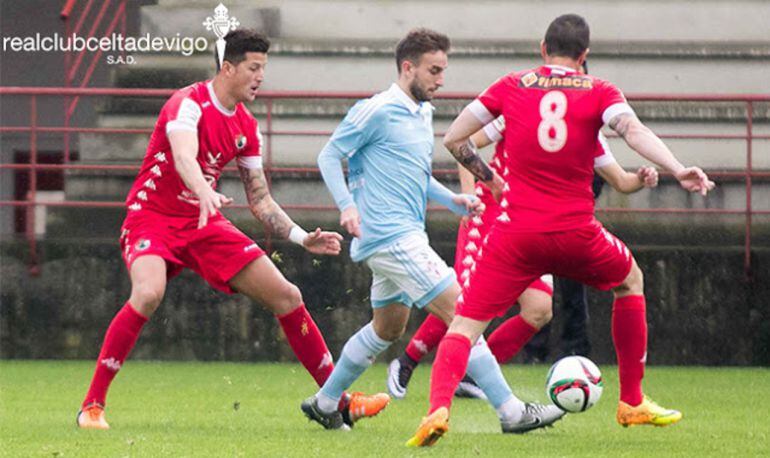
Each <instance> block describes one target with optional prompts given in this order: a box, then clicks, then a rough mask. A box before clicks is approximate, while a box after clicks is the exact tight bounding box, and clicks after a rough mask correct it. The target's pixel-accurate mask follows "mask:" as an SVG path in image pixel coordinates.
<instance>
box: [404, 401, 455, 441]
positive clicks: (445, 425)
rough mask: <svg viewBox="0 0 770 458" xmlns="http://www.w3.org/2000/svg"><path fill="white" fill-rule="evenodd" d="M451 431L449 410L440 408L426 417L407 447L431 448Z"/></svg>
mask: <svg viewBox="0 0 770 458" xmlns="http://www.w3.org/2000/svg"><path fill="white" fill-rule="evenodd" d="M447 431H449V409H447V408H446V407H439V408H438V409H436V410H435V411H434V412H433V413H432V414H430V415H428V416H427V417H424V418H423V419H422V422H421V423H420V427H419V428H417V432H415V433H414V436H412V438H411V439H409V440H408V441H407V442H406V445H407V447H430V446H431V445H433V444H435V443H436V441H437V440H439V439H440V438H441V436H443V435H444V434H446V432H447Z"/></svg>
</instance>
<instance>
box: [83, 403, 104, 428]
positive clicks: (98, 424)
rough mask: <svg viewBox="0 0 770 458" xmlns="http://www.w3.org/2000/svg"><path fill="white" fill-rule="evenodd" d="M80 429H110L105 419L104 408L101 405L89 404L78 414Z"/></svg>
mask: <svg viewBox="0 0 770 458" xmlns="http://www.w3.org/2000/svg"><path fill="white" fill-rule="evenodd" d="M75 421H76V422H77V424H78V428H83V429H110V425H109V424H108V423H107V420H105V419H104V406H102V405H101V404H89V405H87V406H86V407H84V408H83V410H81V411H80V412H78V416H77V418H76V420H75Z"/></svg>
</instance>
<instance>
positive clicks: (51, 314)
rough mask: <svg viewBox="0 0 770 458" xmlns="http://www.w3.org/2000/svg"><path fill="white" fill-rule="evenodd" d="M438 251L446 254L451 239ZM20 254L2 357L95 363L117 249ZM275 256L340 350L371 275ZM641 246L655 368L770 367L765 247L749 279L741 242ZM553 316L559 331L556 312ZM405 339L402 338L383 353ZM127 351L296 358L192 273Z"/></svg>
mask: <svg viewBox="0 0 770 458" xmlns="http://www.w3.org/2000/svg"><path fill="white" fill-rule="evenodd" d="M434 235H435V234H434ZM437 246H438V248H439V252H440V253H441V254H442V256H444V258H445V259H447V260H449V261H451V256H452V251H453V244H452V243H441V244H438V245H437ZM24 251H25V250H24V248H23V245H9V244H6V245H4V246H3V247H2V257H1V258H0V259H1V261H0V274H1V275H0V278H1V279H2V280H1V281H2V285H1V287H0V291H1V293H0V357H3V358H89V359H90V358H94V357H95V356H96V355H97V353H98V350H99V346H100V342H101V339H102V336H103V333H104V330H105V329H106V326H107V324H108V323H109V321H110V320H111V318H112V316H113V315H114V313H115V312H116V311H117V310H118V309H119V307H120V306H121V305H122V304H123V302H124V301H125V300H126V298H127V297H128V293H129V282H128V278H127V275H126V274H125V272H124V267H123V266H122V262H121V261H120V256H119V250H118V247H117V244H116V243H107V244H105V243H101V244H96V243H95V244H83V243H82V242H78V243H64V242H59V243H46V244H45V246H44V247H43V252H44V260H45V261H44V263H43V265H42V271H43V275H42V276H40V277H29V276H28V274H27V273H26V268H25V265H24ZM277 251H278V253H280V258H281V261H280V262H279V263H278V266H279V268H280V269H281V270H282V271H283V273H284V274H285V275H286V276H287V278H288V279H289V280H291V281H293V282H295V283H296V284H297V285H298V286H299V287H300V289H301V290H302V292H303V295H304V298H305V301H306V303H307V305H308V307H309V309H310V310H311V313H312V315H313V316H314V318H315V319H316V321H317V322H318V324H319V326H320V328H321V330H322V332H323V334H324V336H325V337H326V339H327V342H328V344H329V346H330V348H331V350H332V352H333V353H334V355H335V357H336V356H337V355H339V351H340V350H341V347H342V345H343V344H344V342H345V340H346V339H347V338H348V337H349V336H350V335H351V334H352V333H353V332H354V331H355V330H356V329H358V328H359V327H360V326H362V325H363V324H364V323H366V322H367V321H368V320H369V319H370V317H371V315H370V314H371V312H370V308H369V304H368V296H369V291H368V286H369V281H370V274H369V272H368V270H367V269H366V268H365V267H364V266H362V265H356V264H352V263H351V262H350V261H349V260H348V259H347V258H346V257H345V256H343V257H339V258H315V257H313V256H311V255H309V254H307V253H304V252H301V251H300V250H299V249H298V248H297V247H295V246H289V247H286V246H279V247H278V250H277ZM635 251H636V258H637V259H638V261H639V264H640V266H641V267H642V269H643V270H644V272H645V275H646V294H647V300H648V312H647V316H648V320H649V331H650V345H649V362H650V364H706V365H751V364H755V365H770V324H768V323H770V310H768V308H767V306H766V298H767V297H768V294H770V283H768V282H767V281H766V279H767V278H768V275H770V251H768V250H766V249H764V250H756V251H755V252H754V257H753V262H754V265H755V272H754V274H755V280H754V281H751V282H747V281H745V279H744V277H743V272H742V265H743V258H742V252H741V251H740V250H739V249H712V248H703V249H686V248H681V249H654V248H640V249H637V250H635ZM345 255H346V253H345ZM763 279H764V280H763ZM590 304H591V305H590V311H591V321H592V322H591V326H590V334H591V339H592V343H593V346H594V353H593V354H592V358H593V359H594V360H595V361H597V362H598V363H600V364H603V363H612V362H614V353H613V349H612V345H611V341H610V333H609V329H610V326H609V320H610V309H611V296H610V294H609V293H591V295H590ZM413 315H414V316H413V317H412V321H411V324H410V331H409V333H411V332H413V331H414V330H415V328H416V326H417V325H418V324H419V322H420V321H421V320H422V317H423V314H422V312H417V313H414V314H413ZM556 316H557V318H556V321H555V326H556V329H559V326H560V324H559V321H558V319H559V318H558V317H559V315H558V307H557V315H556ZM405 344H406V340H404V341H403V342H400V343H399V344H397V345H395V346H394V347H392V348H391V349H390V350H389V351H388V353H387V354H386V355H384V356H382V357H381V360H383V361H385V360H386V358H389V357H391V356H393V355H395V354H397V352H399V351H401V349H403V346H404V345H405ZM132 357H133V358H138V359H182V360H184V359H198V360H227V361H257V360H267V361H276V360H277V361H292V360H293V356H292V354H291V351H290V349H289V348H288V346H287V344H286V343H285V341H284V338H283V336H282V335H281V333H280V331H279V327H278V326H277V324H276V323H275V320H274V319H273V318H272V317H271V316H270V314H268V313H266V312H264V311H263V310H261V309H260V308H259V307H257V306H255V305H253V304H251V303H249V301H248V300H246V299H245V298H243V297H240V296H226V295H224V294H220V293H216V292H214V291H212V290H211V289H209V288H208V287H207V286H206V285H205V283H204V282H203V281H202V280H201V279H199V278H198V277H196V276H195V275H194V274H192V273H190V272H186V273H184V274H183V275H181V276H180V277H178V278H176V279H174V280H172V281H171V282H170V284H169V287H168V290H167V293H166V297H165V299H164V303H163V305H162V306H161V308H160V309H159V311H158V312H157V314H156V316H154V317H153V319H152V320H151V322H150V324H149V325H148V326H147V327H146V328H145V330H144V331H143V334H142V338H141V339H140V341H139V344H138V345H137V348H136V350H135V351H134V353H133V355H132Z"/></svg>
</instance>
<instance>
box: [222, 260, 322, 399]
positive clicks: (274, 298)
mask: <svg viewBox="0 0 770 458" xmlns="http://www.w3.org/2000/svg"><path fill="white" fill-rule="evenodd" d="M229 284H230V286H231V287H232V288H233V289H234V290H235V291H238V292H240V293H242V294H243V295H245V296H246V297H248V298H249V299H251V300H253V301H255V302H257V303H258V304H260V305H262V306H263V307H264V308H266V309H267V310H269V311H270V312H271V313H272V314H273V315H274V316H275V317H276V319H277V320H278V323H279V324H280V325H281V329H282V330H283V332H284V334H285V335H286V340H287V342H288V343H289V346H290V347H291V349H292V350H293V351H294V354H295V355H296V356H297V359H299V361H300V363H302V365H303V366H304V367H305V369H306V370H307V371H308V372H309V373H310V375H311V376H312V377H313V379H314V380H315V381H316V383H317V384H318V385H319V386H321V385H323V383H324V382H325V381H326V379H327V378H328V377H329V374H331V371H332V369H333V367H334V364H333V362H332V356H331V353H330V352H329V350H328V348H327V347H326V342H325V341H324V338H323V336H322V335H321V331H320V330H319V329H318V326H317V325H316V323H315V321H313V318H312V317H311V316H310V313H309V312H308V310H307V308H306V307H305V304H304V302H303V300H302V293H300V291H299V288H297V287H296V286H295V285H294V284H292V283H291V282H289V281H288V280H286V278H285V277H284V276H283V274H281V272H280V271H279V270H278V269H277V268H276V267H275V265H274V264H273V263H272V262H271V261H270V259H269V258H268V257H267V256H260V257H259V258H257V259H255V260H253V261H251V262H249V263H248V264H247V265H246V266H245V267H244V268H243V269H241V271H240V272H238V273H237V274H236V275H235V276H234V277H233V278H232V279H231V280H230V282H229Z"/></svg>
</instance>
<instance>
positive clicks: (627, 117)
mask: <svg viewBox="0 0 770 458" xmlns="http://www.w3.org/2000/svg"><path fill="white" fill-rule="evenodd" d="M634 119H636V116H634V115H632V114H631V113H621V114H619V115H617V116H615V117H613V118H612V119H610V129H612V130H614V131H615V132H617V133H618V135H620V136H621V137H623V138H624V139H625V138H626V134H627V133H628V128H629V127H630V126H631V122H632V121H633V120H634Z"/></svg>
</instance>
